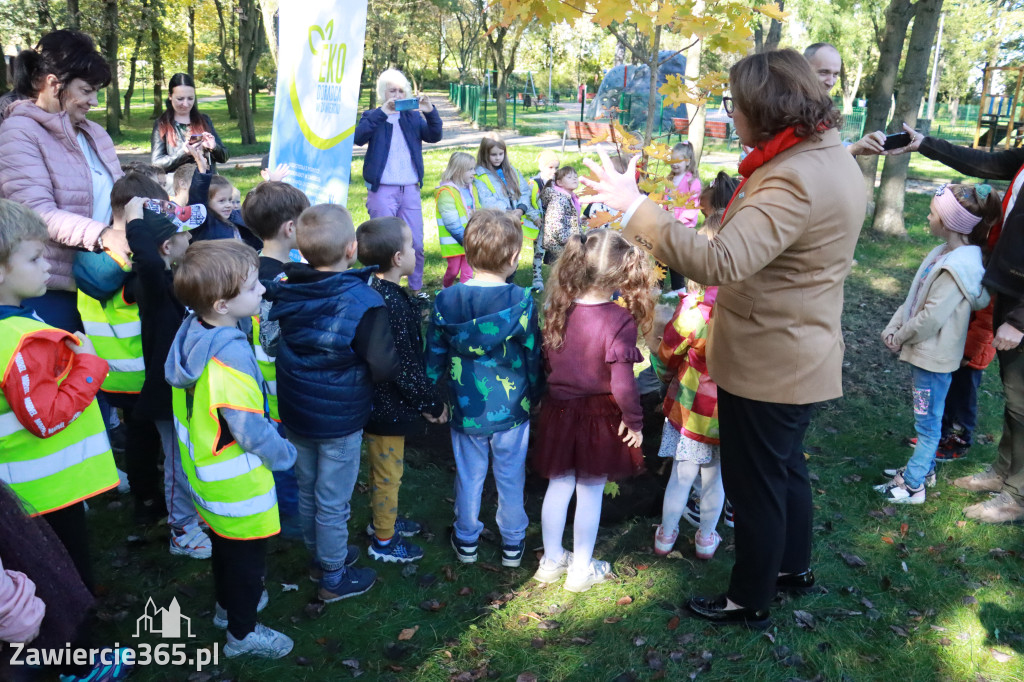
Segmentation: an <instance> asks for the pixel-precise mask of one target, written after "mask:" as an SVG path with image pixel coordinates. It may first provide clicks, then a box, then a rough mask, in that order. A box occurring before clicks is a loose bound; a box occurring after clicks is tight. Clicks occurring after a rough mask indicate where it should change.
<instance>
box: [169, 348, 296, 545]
mask: <svg viewBox="0 0 1024 682" xmlns="http://www.w3.org/2000/svg"><path fill="white" fill-rule="evenodd" d="M171 396H172V403H173V405H172V408H173V413H174V419H175V430H176V433H177V436H178V442H179V444H180V446H181V451H182V452H187V453H188V457H184V456H183V457H182V458H181V466H182V468H183V469H184V470H185V475H186V476H187V477H188V482H189V488H190V492H191V493H192V500H193V502H194V503H195V506H196V509H197V510H198V511H199V513H200V514H201V515H202V517H203V519H205V520H206V522H207V523H208V524H210V528H211V529H212V530H213V531H214V532H215V533H217V534H218V535H220V536H222V537H226V538H233V539H239V540H246V539H253V538H262V537H267V536H269V535H274V534H276V533H278V532H279V531H280V529H281V526H280V521H279V518H278V510H277V493H276V492H275V489H274V477H273V475H272V474H271V473H270V471H269V470H268V469H267V468H266V467H265V466H263V463H262V461H261V460H260V459H259V457H257V456H255V455H253V454H251V453H248V452H246V451H245V450H243V449H242V446H240V445H239V444H238V443H237V442H236V441H232V442H230V443H228V444H227V445H223V446H220V443H221V440H222V437H223V434H222V431H221V427H222V423H221V420H220V415H219V413H218V409H219V408H232V409H237V410H244V411H248V412H259V413H263V403H264V396H263V392H262V390H260V386H259V384H258V383H257V379H256V378H255V377H252V376H250V375H248V374H246V373H245V372H241V371H239V370H237V369H234V368H233V367H229V366H227V365H225V364H223V363H221V362H220V361H218V360H217V359H216V358H212V359H211V360H210V361H209V362H208V363H207V365H206V367H205V368H204V369H203V373H202V374H201V375H200V376H199V380H198V381H197V382H196V384H195V386H193V387H192V388H191V389H189V390H188V391H185V390H183V389H180V388H172V390H171ZM218 446H220V449H219V450H218V449H217V448H218Z"/></svg>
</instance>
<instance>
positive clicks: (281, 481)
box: [271, 424, 299, 516]
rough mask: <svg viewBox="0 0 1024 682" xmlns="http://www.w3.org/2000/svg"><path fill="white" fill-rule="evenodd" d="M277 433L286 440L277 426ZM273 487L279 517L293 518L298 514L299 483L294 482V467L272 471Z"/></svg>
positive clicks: (283, 433)
mask: <svg viewBox="0 0 1024 682" xmlns="http://www.w3.org/2000/svg"><path fill="white" fill-rule="evenodd" d="M277 432H278V433H279V434H281V437H282V438H287V437H288V436H286V435H285V432H284V427H283V426H282V425H280V424H278V425H277ZM271 473H272V474H274V487H275V488H277V508H278V511H279V512H280V514H281V516H295V515H296V514H298V513H299V482H298V481H297V480H295V467H291V468H290V469H285V470H283V471H272V472H271Z"/></svg>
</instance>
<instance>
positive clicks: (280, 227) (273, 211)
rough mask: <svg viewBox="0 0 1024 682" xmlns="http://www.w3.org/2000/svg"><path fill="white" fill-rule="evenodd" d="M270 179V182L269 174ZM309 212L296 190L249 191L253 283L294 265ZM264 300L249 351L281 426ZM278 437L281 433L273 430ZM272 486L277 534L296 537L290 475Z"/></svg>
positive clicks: (245, 211) (271, 326) (275, 186)
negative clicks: (257, 246) (254, 241)
mask: <svg viewBox="0 0 1024 682" xmlns="http://www.w3.org/2000/svg"><path fill="white" fill-rule="evenodd" d="M271 177H273V176H272V175H271ZM307 208H309V199H307V198H306V195H305V194H303V193H302V192H301V191H300V190H299V189H298V188H296V187H293V186H291V185H289V184H288V183H286V182H280V181H277V180H269V181H267V182H261V183H260V184H258V185H256V186H255V187H253V188H252V190H250V191H249V193H248V194H247V195H246V196H245V201H244V202H243V203H242V217H243V218H244V219H245V224H246V225H248V226H249V229H250V230H252V232H253V234H255V235H256V236H257V237H259V238H260V239H262V240H263V249H262V250H261V251H260V269H259V279H260V281H261V282H263V284H264V286H266V284H267V283H268V282H272V281H274V280H275V279H277V278H278V277H279V276H281V275H283V274H284V264H285V263H291V262H293V261H294V258H293V255H292V254H297V253H298V243H297V242H296V241H295V222H296V221H297V220H298V219H299V216H300V215H302V212H303V211H305V210H306V209H307ZM269 312H270V301H268V300H266V299H263V302H262V303H261V304H260V314H259V315H256V316H254V317H253V318H252V348H253V350H254V351H255V352H256V362H258V363H259V365H260V371H262V372H263V379H264V380H265V382H266V383H265V384H264V387H265V389H266V391H267V406H268V408H269V412H270V418H271V419H273V420H274V421H275V422H277V423H278V424H279V425H280V423H281V415H280V413H279V412H278V408H277V364H276V359H275V358H274V356H273V355H270V354H268V353H267V352H266V351H264V350H263V346H262V344H261V343H260V339H261V337H262V338H264V339H265V338H267V337H268V335H269V336H271V337H276V336H277V335H278V333H279V330H278V325H277V323H276V322H270V321H269V320H267V313H269ZM279 431H280V432H281V433H282V434H283V433H284V430H283V428H281V429H279ZM274 484H275V485H277V503H278V505H280V507H281V534H282V536H284V537H287V538H292V539H295V538H300V537H301V536H302V531H301V525H300V523H299V484H298V482H297V481H296V480H295V471H294V470H293V469H289V470H287V471H275V472H274Z"/></svg>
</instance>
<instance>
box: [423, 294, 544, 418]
mask: <svg viewBox="0 0 1024 682" xmlns="http://www.w3.org/2000/svg"><path fill="white" fill-rule="evenodd" d="M540 345H541V339H540V327H539V326H538V323H537V310H536V308H535V307H534V304H533V298H532V297H531V296H530V292H529V290H526V289H523V288H521V287H518V286H516V285H514V284H504V285H497V286H486V285H483V286H479V285H474V284H459V285H456V286H454V287H449V288H448V289H445V290H443V291H442V292H441V293H440V294H438V296H437V300H436V301H435V303H434V312H433V315H432V316H431V320H430V327H429V329H428V331H427V376H428V377H429V378H430V379H431V380H433V381H435V382H439V381H440V380H441V378H442V377H445V378H446V380H447V383H448V398H449V401H450V405H451V415H452V418H451V426H452V428H453V429H457V430H459V431H461V432H463V433H465V434H467V435H473V436H475V435H489V434H492V433H496V432H498V431H506V430H508V429H512V428H515V427H517V426H519V425H520V424H522V423H523V422H525V421H527V420H529V418H530V407H531V406H532V405H534V404H536V402H537V401H538V400H539V399H540V396H541V395H542V393H543V386H542V381H543V374H542V372H541V371H540V369H541V354H540Z"/></svg>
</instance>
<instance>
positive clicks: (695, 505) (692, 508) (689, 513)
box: [683, 496, 700, 528]
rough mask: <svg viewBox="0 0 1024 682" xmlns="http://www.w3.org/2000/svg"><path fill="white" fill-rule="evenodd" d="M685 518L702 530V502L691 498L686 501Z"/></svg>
mask: <svg viewBox="0 0 1024 682" xmlns="http://www.w3.org/2000/svg"><path fill="white" fill-rule="evenodd" d="M683 518H684V519H686V522H687V523H688V524H690V525H691V526H693V527H694V528H700V501H698V500H697V498H696V497H693V496H691V497H690V499H688V500H687V501H686V509H684V510H683Z"/></svg>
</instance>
